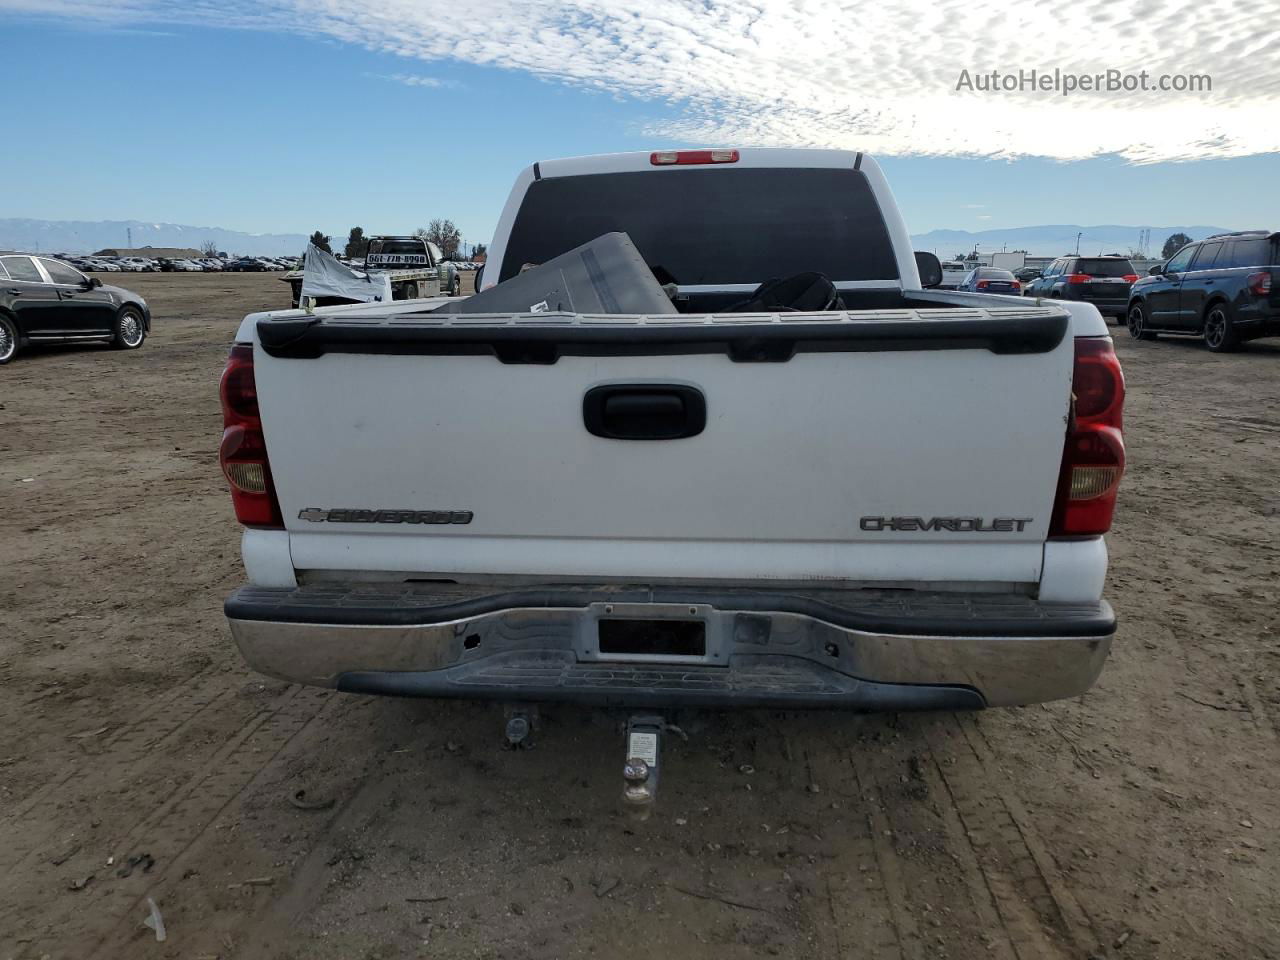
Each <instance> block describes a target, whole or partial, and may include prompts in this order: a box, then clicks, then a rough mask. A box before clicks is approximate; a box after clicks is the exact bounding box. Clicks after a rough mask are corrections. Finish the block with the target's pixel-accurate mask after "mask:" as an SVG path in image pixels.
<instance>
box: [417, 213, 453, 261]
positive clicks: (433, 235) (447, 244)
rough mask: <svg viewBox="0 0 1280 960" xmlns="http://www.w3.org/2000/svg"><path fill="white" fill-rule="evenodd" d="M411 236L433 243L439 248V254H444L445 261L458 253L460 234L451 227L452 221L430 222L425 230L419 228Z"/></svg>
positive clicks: (437, 220)
mask: <svg viewBox="0 0 1280 960" xmlns="http://www.w3.org/2000/svg"><path fill="white" fill-rule="evenodd" d="M413 235H414V236H415V237H422V238H423V239H424V240H430V241H431V242H432V243H434V244H435V245H436V246H437V247H439V248H440V252H441V253H442V254H444V257H445V259H446V260H448V259H450V258H452V257H453V255H454V254H455V253H457V252H458V245H459V244H460V243H462V234H461V233H459V232H458V228H457V227H455V226H454V225H453V221H452V220H440V219H436V220H432V221H431V222H430V223H428V224H427V226H426V228H425V229H424V228H422V227H419V228H418V229H417V230H415V231H413Z"/></svg>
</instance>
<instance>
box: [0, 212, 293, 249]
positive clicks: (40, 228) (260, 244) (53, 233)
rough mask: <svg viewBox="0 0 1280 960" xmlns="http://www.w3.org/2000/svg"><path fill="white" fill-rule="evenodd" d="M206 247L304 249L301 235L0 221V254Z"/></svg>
mask: <svg viewBox="0 0 1280 960" xmlns="http://www.w3.org/2000/svg"><path fill="white" fill-rule="evenodd" d="M131 234H132V242H130V235H131ZM210 242H212V243H213V244H215V245H216V246H217V248H218V249H219V250H222V251H225V252H227V253H232V254H247V255H250V256H290V255H293V256H296V255H298V254H300V253H301V252H302V251H303V250H304V249H305V248H306V245H307V238H306V237H305V236H304V235H303V234H301V233H243V232H241V231H239V230H224V229H223V228H222V227H192V226H188V225H187V224H182V223H146V222H143V221H141V220H17V219H0V250H23V251H28V252H36V251H39V252H41V253H94V252H96V251H98V250H105V249H108V248H117V249H118V248H121V247H194V248H195V249H197V250H198V249H200V248H201V247H203V246H204V245H205V244H206V243H210Z"/></svg>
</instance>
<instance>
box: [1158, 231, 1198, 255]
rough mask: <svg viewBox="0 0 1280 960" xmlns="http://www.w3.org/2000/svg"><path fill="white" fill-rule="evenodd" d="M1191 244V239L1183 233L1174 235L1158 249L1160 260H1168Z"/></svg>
mask: <svg viewBox="0 0 1280 960" xmlns="http://www.w3.org/2000/svg"><path fill="white" fill-rule="evenodd" d="M1190 242H1191V238H1190V237H1188V236H1187V235H1186V234H1185V233H1175V234H1174V235H1173V236H1171V237H1170V238H1169V239H1168V240H1166V241H1165V242H1164V246H1163V247H1161V248H1160V258H1161V259H1162V260H1168V259H1169V258H1170V257H1172V256H1173V255H1174V254H1175V253H1177V252H1178V251H1179V250H1181V249H1182V248H1183V247H1185V246H1186V245H1187V244H1188V243H1190Z"/></svg>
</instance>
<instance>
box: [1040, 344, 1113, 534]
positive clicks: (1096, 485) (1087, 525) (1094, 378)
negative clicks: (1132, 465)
mask: <svg viewBox="0 0 1280 960" xmlns="http://www.w3.org/2000/svg"><path fill="white" fill-rule="evenodd" d="M1071 392H1072V402H1071V420H1070V425H1069V427H1068V429H1067V440H1066V444H1065V445H1064V446H1063V451H1062V469H1061V471H1060V473H1059V475H1058V496H1057V499H1056V500H1055V502H1054V505H1053V519H1052V521H1051V522H1050V524H1049V536H1051V537H1095V536H1098V535H1100V534H1103V533H1106V532H1107V531H1108V530H1110V529H1111V519H1112V516H1113V515H1114V514H1115V509H1116V493H1117V491H1118V490H1119V487H1120V478H1121V476H1122V475H1123V474H1124V436H1123V433H1122V430H1123V427H1124V374H1123V373H1122V372H1121V370H1120V361H1119V360H1117V359H1116V352H1115V347H1114V346H1112V343H1111V340H1110V338H1108V337H1096V338H1094V337H1090V338H1084V337H1082V338H1080V339H1077V340H1076V342H1075V366H1074V368H1073V370H1072V375H1071Z"/></svg>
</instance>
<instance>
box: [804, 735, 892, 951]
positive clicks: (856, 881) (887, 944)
mask: <svg viewBox="0 0 1280 960" xmlns="http://www.w3.org/2000/svg"><path fill="white" fill-rule="evenodd" d="M806 727H807V730H808V732H811V733H813V734H814V736H815V737H818V736H819V734H818V731H819V728H818V727H817V726H816V725H812V724H809V725H806ZM806 739H808V740H810V742H812V739H810V738H806ZM833 740H834V741H836V742H832V741H833ZM842 741H843V738H835V737H830V736H821V737H820V738H819V739H818V743H817V745H815V746H810V747H807V748H805V750H804V757H803V759H804V763H805V765H806V767H807V768H808V771H809V773H810V777H809V780H808V783H813V784H822V785H823V787H826V788H829V789H831V790H832V792H833V793H834V794H836V795H838V796H839V797H840V798H841V799H839V800H835V801H832V802H833V803H838V804H840V808H839V809H846V808H847V814H846V816H847V819H848V820H849V821H851V824H850V827H849V832H848V833H845V834H844V835H842V836H841V837H840V838H839V839H840V841H841V842H840V844H839V845H838V846H836V847H835V848H834V850H833V853H834V859H832V860H831V861H830V862H829V863H828V864H827V866H826V869H825V870H824V871H823V872H824V873H825V890H824V893H825V895H826V912H827V913H828V914H829V917H830V926H829V927H828V926H827V925H826V924H824V923H821V922H819V924H818V931H819V935H820V938H821V941H822V944H823V951H822V952H823V956H824V957H830V958H832V960H904V958H905V954H904V952H903V949H902V941H901V938H900V935H899V925H898V923H897V922H896V918H895V915H894V910H893V905H892V902H891V900H892V898H893V897H894V896H896V895H897V892H896V891H895V892H894V893H893V894H891V893H890V891H889V890H888V889H887V886H886V878H885V874H884V871H883V861H882V860H881V858H880V856H879V852H878V851H877V849H876V843H875V839H874V836H873V832H874V829H875V827H874V824H873V823H872V820H871V818H870V817H869V816H866V815H859V814H858V812H857V811H858V810H859V809H860V808H861V807H862V806H863V804H864V801H863V789H862V787H861V785H860V784H859V783H858V781H857V775H856V773H855V771H854V768H853V765H852V763H851V762H850V758H849V755H848V754H847V752H846V751H845V750H843V749H842ZM818 747H823V748H825V749H818ZM806 786H807V784H806ZM833 809H836V808H834V807H833ZM890 873H891V874H892V871H891V872H890ZM815 919H818V920H819V921H820V920H821V918H815Z"/></svg>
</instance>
